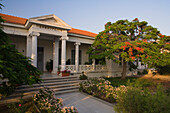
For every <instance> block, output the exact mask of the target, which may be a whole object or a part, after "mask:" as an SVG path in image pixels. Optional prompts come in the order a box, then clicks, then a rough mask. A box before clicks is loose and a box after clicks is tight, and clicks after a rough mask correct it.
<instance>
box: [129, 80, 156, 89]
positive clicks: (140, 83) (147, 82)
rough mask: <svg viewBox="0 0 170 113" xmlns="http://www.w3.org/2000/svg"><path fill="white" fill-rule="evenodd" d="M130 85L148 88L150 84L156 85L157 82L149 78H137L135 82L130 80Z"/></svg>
mask: <svg viewBox="0 0 170 113" xmlns="http://www.w3.org/2000/svg"><path fill="white" fill-rule="evenodd" d="M128 85H130V86H133V87H137V88H138V87H141V88H146V87H149V86H155V83H154V82H153V81H151V80H149V79H142V78H140V79H136V80H135V81H134V82H131V83H130V82H129V81H128Z"/></svg>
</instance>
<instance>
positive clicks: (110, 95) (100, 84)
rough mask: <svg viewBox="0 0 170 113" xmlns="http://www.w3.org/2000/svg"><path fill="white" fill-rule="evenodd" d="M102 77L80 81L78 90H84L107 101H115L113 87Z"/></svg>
mask: <svg viewBox="0 0 170 113" xmlns="http://www.w3.org/2000/svg"><path fill="white" fill-rule="evenodd" d="M110 84H111V83H110V82H109V81H107V80H105V79H103V78H98V79H89V80H85V81H83V82H82V83H80V91H83V92H86V93H88V94H91V95H93V96H96V97H98V98H101V99H103V100H106V101H108V102H112V103H113V102H115V96H116V95H115V89H116V88H114V87H113V86H111V85H110Z"/></svg>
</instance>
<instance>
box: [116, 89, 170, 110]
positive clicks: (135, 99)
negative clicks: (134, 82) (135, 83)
mask: <svg viewBox="0 0 170 113" xmlns="http://www.w3.org/2000/svg"><path fill="white" fill-rule="evenodd" d="M116 95H117V96H116V102H117V104H116V106H115V107H114V109H115V111H117V112H119V113H169V112H170V106H169V104H170V96H168V95H167V94H166V93H164V92H163V90H162V87H161V86H158V88H157V92H152V91H150V90H148V89H146V88H145V89H144V90H142V89H141V88H137V87H132V86H128V87H120V88H119V89H117V90H116Z"/></svg>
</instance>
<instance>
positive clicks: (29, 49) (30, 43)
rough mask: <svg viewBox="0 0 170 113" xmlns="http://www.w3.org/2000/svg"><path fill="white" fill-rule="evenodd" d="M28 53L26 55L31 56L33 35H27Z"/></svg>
mask: <svg viewBox="0 0 170 113" xmlns="http://www.w3.org/2000/svg"><path fill="white" fill-rule="evenodd" d="M26 46H27V47H26V48H27V53H26V56H27V57H30V58H31V54H32V37H31V36H27V45H26Z"/></svg>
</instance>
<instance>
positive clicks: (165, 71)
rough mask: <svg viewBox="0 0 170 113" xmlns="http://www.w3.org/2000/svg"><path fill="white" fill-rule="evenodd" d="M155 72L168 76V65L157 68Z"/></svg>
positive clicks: (169, 69) (169, 72)
mask: <svg viewBox="0 0 170 113" xmlns="http://www.w3.org/2000/svg"><path fill="white" fill-rule="evenodd" d="M156 70H157V71H158V73H159V74H161V75H165V74H167V75H168V74H170V65H166V66H157V68H156Z"/></svg>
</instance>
